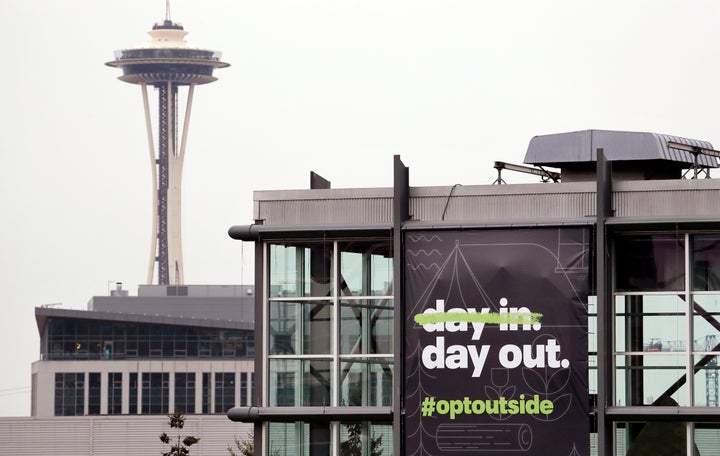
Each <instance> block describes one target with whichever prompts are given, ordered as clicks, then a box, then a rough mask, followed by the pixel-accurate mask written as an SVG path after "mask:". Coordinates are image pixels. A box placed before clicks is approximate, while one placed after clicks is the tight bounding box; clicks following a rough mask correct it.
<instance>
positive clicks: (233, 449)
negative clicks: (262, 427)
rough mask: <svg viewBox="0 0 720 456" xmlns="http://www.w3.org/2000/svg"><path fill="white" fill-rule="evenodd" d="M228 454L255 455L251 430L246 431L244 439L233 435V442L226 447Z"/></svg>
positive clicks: (237, 455) (232, 455)
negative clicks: (246, 434)
mask: <svg viewBox="0 0 720 456" xmlns="http://www.w3.org/2000/svg"><path fill="white" fill-rule="evenodd" d="M227 450H228V453H230V456H254V455H255V437H254V434H253V432H252V431H250V432H249V433H248V436H247V438H246V439H245V440H240V439H238V438H237V437H235V443H234V446H233V445H229V446H228V447H227Z"/></svg>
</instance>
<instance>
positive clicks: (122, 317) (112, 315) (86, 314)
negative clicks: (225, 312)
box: [35, 307, 255, 334]
mask: <svg viewBox="0 0 720 456" xmlns="http://www.w3.org/2000/svg"><path fill="white" fill-rule="evenodd" d="M48 318H68V319H74V320H95V321H112V322H121V323H143V324H161V325H172V326H196V327H201V328H214V329H239V330H247V331H254V330H255V324H254V323H248V322H241V321H232V320H220V319H201V318H192V317H182V316H180V317H177V316H170V315H159V314H152V315H149V314H138V313H125V312H124V313H118V312H105V311H89V310H79V309H58V308H52V307H36V308H35V320H36V322H37V327H38V331H39V332H40V334H42V332H43V330H44V329H45V325H46V324H47V319H48Z"/></svg>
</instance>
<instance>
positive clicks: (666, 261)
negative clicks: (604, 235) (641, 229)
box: [615, 234, 685, 291]
mask: <svg viewBox="0 0 720 456" xmlns="http://www.w3.org/2000/svg"><path fill="white" fill-rule="evenodd" d="M615 255H616V261H615V271H616V275H615V281H616V288H617V291H669V290H683V289H684V288H685V237H684V235H675V234H648V235H633V236H618V237H617V238H616V239H615Z"/></svg>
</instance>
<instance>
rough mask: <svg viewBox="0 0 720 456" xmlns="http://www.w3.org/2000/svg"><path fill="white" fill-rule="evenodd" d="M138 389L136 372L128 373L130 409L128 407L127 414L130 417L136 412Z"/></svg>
mask: <svg viewBox="0 0 720 456" xmlns="http://www.w3.org/2000/svg"><path fill="white" fill-rule="evenodd" d="M139 389H140V384H139V383H138V373H137V372H130V395H129V401H130V407H129V410H128V411H129V413H130V414H131V415H136V414H137V412H138V391H139Z"/></svg>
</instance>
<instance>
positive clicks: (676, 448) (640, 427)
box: [616, 421, 713, 455]
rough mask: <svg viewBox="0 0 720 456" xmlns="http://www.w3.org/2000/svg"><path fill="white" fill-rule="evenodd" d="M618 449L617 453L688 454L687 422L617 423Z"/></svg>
mask: <svg viewBox="0 0 720 456" xmlns="http://www.w3.org/2000/svg"><path fill="white" fill-rule="evenodd" d="M616 449H617V454H623V455H624V454H627V455H635V454H637V455H643V454H648V455H650V454H652V455H661V454H667V455H686V454H688V453H687V423H684V422H678V421H651V422H644V423H643V422H639V423H637V422H636V423H617V438H616ZM695 451H697V450H695ZM694 454H698V453H697V452H695V453H694ZM699 454H713V453H699Z"/></svg>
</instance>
